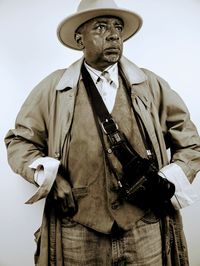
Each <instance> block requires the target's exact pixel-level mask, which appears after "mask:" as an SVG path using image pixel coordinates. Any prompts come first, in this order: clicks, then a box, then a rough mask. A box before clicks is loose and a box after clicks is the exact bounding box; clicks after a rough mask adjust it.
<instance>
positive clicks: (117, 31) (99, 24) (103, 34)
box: [80, 17, 123, 71]
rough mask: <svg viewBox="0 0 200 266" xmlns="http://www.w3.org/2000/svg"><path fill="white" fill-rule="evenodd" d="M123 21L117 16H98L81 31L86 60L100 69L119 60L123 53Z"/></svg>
mask: <svg viewBox="0 0 200 266" xmlns="http://www.w3.org/2000/svg"><path fill="white" fill-rule="evenodd" d="M122 31H123V22H122V21H121V20H120V19H118V18H115V17H97V18H94V19H92V20H90V21H88V22H86V23H85V24H84V25H83V26H82V27H81V31H80V39H81V42H82V45H83V47H84V49H83V52H84V55H85V60H86V62H87V63H88V64H89V65H91V66H92V67H94V68H96V69H98V70H101V71H102V70H104V69H105V68H106V67H108V66H109V65H112V64H114V63H116V62H118V61H119V60H120V58H121V55H122V50H123V41H122Z"/></svg>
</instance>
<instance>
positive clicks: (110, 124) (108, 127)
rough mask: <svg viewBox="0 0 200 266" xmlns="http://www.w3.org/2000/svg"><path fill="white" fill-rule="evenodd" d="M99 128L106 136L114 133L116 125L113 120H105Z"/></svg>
mask: <svg viewBox="0 0 200 266" xmlns="http://www.w3.org/2000/svg"><path fill="white" fill-rule="evenodd" d="M101 127H102V129H103V131H104V133H105V134H106V135H108V134H111V133H114V132H115V131H117V130H118V125H117V123H115V121H114V120H113V118H109V119H106V120H105V121H104V122H101Z"/></svg>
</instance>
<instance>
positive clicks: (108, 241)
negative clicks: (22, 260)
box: [5, 0, 200, 266]
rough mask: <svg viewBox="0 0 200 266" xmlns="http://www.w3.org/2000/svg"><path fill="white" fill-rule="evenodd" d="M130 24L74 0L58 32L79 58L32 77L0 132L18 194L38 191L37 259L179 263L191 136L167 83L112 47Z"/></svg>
mask: <svg viewBox="0 0 200 266" xmlns="http://www.w3.org/2000/svg"><path fill="white" fill-rule="evenodd" d="M141 25H142V20H141V18H140V17H139V16H138V15H137V14H136V13H133V12H131V11H128V10H124V9H120V8H118V7H117V6H116V4H115V3H114V2H113V0H93V1H89V0H82V1H81V3H80V5H79V7H78V10H77V12H76V13H75V14H73V15H72V16H69V17H68V18H66V19H65V20H64V21H63V22H61V24H60V25H59V27H58V38H59V40H60V41H61V42H62V43H63V44H64V45H65V46H67V47H69V48H72V49H76V50H80V51H82V52H83V54H84V57H83V58H82V59H80V60H78V61H77V62H75V63H74V64H72V65H71V66H70V67H69V68H67V69H66V70H58V71H55V72H54V73H52V74H51V75H49V76H48V77H47V78H45V79H44V80H43V81H42V82H40V83H39V85H38V86H37V87H36V88H35V89H34V90H33V91H32V92H31V94H30V95H29V96H28V98H27V100H26V101H25V103H24V104H23V106H22V108H21V110H20V112H19V114H18V116H17V119H16V127H15V129H13V130H10V131H9V132H8V134H7V136H6V138H5V142H6V145H7V149H8V160H9V163H10V165H11V167H12V169H13V170H14V171H15V172H17V173H18V174H20V175H21V176H23V177H24V178H25V179H27V180H28V181H29V182H32V183H34V184H35V185H37V186H38V187H39V188H38V191H37V192H36V194H35V195H33V197H32V198H31V199H30V200H29V201H28V203H33V202H35V201H37V200H39V199H40V198H43V197H46V203H45V209H44V216H43V222H42V225H41V228H40V229H39V230H38V231H37V233H36V240H37V243H38V245H37V251H36V254H35V263H36V265H39V266H45V265H46V266H48V265H70V266H73V265H141V266H142V265H143V266H148V265H149V266H156V265H157V266H161V265H181V266H183V265H188V254H187V247H186V242H185V238H184V233H183V229H182V223H181V217H180V213H179V209H180V208H181V207H184V206H186V205H188V204H190V203H191V201H193V200H194V198H195V194H194V192H193V191H192V189H191V187H190V183H189V181H190V182H192V180H193V179H194V177H195V175H196V173H197V171H199V169H200V139H199V136H198V134H197V131H196V128H195V126H194V125H193V123H192V122H191V120H190V117H189V113H188V110H187V108H186V106H185V104H184V103H183V101H182V100H181V99H180V97H179V96H178V95H177V94H176V93H175V92H174V91H173V90H171V89H170V88H169V86H168V84H167V83H166V82H165V81H164V80H163V79H161V78H160V77H158V76H157V75H155V74H154V73H152V72H150V71H148V70H144V69H140V68H138V67H137V66H136V65H135V64H133V63H132V62H130V61H129V60H128V59H127V58H125V57H123V56H122V51H123V42H124V41H126V40H127V39H129V38H130V37H131V36H133V35H134V34H135V33H136V32H137V31H138V30H139V29H140V27H141ZM167 149H170V152H171V153H170V158H168V157H169V156H168V153H167ZM184 189H185V190H186V191H187V193H188V191H189V194H188V195H187V196H185V193H186V191H184Z"/></svg>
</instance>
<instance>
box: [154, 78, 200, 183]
mask: <svg viewBox="0 0 200 266" xmlns="http://www.w3.org/2000/svg"><path fill="white" fill-rule="evenodd" d="M150 87H151V90H152V91H151V92H152V95H153V98H154V99H153V102H154V103H155V105H156V109H157V113H158V115H159V121H160V125H161V128H162V131H163V136H164V139H165V143H166V146H167V148H169V149H170V153H171V163H173V162H174V163H176V164H178V165H179V166H180V167H181V168H182V170H183V171H184V173H185V175H186V176H187V177H188V179H189V181H190V182H192V181H193V179H194V177H195V176H196V174H197V172H198V171H200V137H199V135H198V132H197V129H196V127H195V125H194V124H193V122H192V121H191V119H190V113H189V111H188V109H187V107H186V105H185V103H184V102H183V100H182V99H181V97H180V96H179V95H178V94H177V93H176V92H175V91H174V90H172V89H171V88H170V87H169V85H168V83H167V82H166V81H165V80H163V79H162V78H160V77H158V76H155V75H154V74H152V73H151V74H150Z"/></svg>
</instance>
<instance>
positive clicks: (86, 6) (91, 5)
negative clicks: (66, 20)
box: [77, 0, 118, 12]
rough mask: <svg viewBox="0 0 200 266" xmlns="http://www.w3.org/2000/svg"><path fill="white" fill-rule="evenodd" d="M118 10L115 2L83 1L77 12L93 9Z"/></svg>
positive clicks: (104, 0)
mask: <svg viewBox="0 0 200 266" xmlns="http://www.w3.org/2000/svg"><path fill="white" fill-rule="evenodd" d="M102 8H114V9H115V8H116V9H117V8H118V6H117V5H116V4H115V2H114V1H113V0H82V1H81V2H80V4H79V6H78V8H77V12H83V11H86V10H91V9H102Z"/></svg>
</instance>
